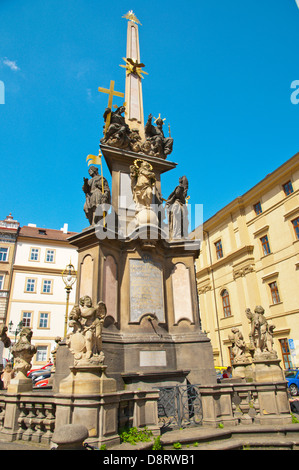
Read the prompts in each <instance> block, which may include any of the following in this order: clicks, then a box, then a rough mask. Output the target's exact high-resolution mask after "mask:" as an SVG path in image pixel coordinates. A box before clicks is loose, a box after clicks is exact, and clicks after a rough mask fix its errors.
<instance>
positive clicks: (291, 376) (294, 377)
mask: <svg viewBox="0 0 299 470" xmlns="http://www.w3.org/2000/svg"><path fill="white" fill-rule="evenodd" d="M284 375H285V378H286V381H287V382H288V387H289V392H290V394H291V395H293V396H297V395H298V394H299V393H298V392H299V369H288V370H286V371H285V372H284Z"/></svg>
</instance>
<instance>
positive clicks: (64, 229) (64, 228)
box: [60, 224, 68, 233]
mask: <svg viewBox="0 0 299 470" xmlns="http://www.w3.org/2000/svg"><path fill="white" fill-rule="evenodd" d="M60 230H61V231H62V232H63V233H67V232H68V224H64V225H63V227H62V228H61V229H60Z"/></svg>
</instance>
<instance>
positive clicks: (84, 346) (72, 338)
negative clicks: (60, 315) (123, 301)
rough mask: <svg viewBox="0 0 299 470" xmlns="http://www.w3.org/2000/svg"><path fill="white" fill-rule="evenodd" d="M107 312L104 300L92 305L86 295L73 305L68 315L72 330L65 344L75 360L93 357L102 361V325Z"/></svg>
mask: <svg viewBox="0 0 299 470" xmlns="http://www.w3.org/2000/svg"><path fill="white" fill-rule="evenodd" d="M106 313H107V309H106V305H105V304H104V302H102V301H100V302H98V304H97V306H96V307H93V306H92V300H91V298H90V297H89V296H88V295H85V296H84V297H81V298H80V300H79V305H75V306H74V307H73V309H72V310H71V312H70V315H69V326H71V327H72V328H73V332H72V333H71V334H70V335H69V336H68V340H67V344H68V346H69V347H70V350H71V351H72V352H73V354H74V357H75V360H76V361H78V360H80V359H84V360H90V359H91V358H93V359H94V360H96V361H98V362H101V363H102V362H103V352H102V327H103V323H104V319H105V316H106Z"/></svg>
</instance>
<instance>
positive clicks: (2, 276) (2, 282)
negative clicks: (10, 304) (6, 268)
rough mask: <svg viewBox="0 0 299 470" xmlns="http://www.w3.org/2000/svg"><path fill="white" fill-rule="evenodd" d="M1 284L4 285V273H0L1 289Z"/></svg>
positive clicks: (0, 288) (1, 287) (0, 286)
mask: <svg viewBox="0 0 299 470" xmlns="http://www.w3.org/2000/svg"><path fill="white" fill-rule="evenodd" d="M3 286H4V275H3V274H0V290H2V289H3Z"/></svg>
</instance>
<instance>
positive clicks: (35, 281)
mask: <svg viewBox="0 0 299 470" xmlns="http://www.w3.org/2000/svg"><path fill="white" fill-rule="evenodd" d="M29 281H34V290H28V283H29ZM36 286H37V279H36V277H26V279H25V290H24V292H25V293H26V294H36Z"/></svg>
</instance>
